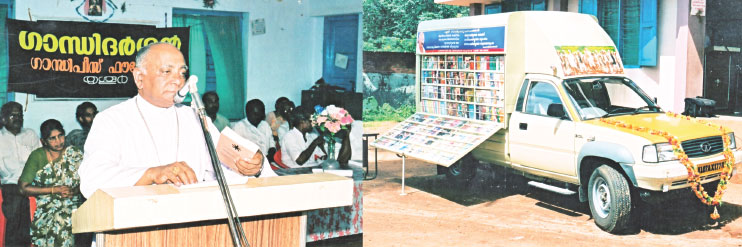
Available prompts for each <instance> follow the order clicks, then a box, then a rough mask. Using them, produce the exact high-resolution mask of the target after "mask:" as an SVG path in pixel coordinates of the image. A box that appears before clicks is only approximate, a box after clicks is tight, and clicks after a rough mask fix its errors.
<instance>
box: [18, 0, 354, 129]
mask: <svg viewBox="0 0 742 247" xmlns="http://www.w3.org/2000/svg"><path fill="white" fill-rule="evenodd" d="M108 1H110V0H108ZM83 2H84V0H72V1H68V0H65V1H48V0H16V1H15V8H14V9H15V11H16V13H15V17H16V19H19V20H29V12H30V16H31V17H32V18H33V20H64V21H81V22H84V21H86V20H85V19H84V17H83V16H81V15H79V14H78V13H77V11H76V8H77V7H78V6H80V5H81V4H82V3H83ZM115 2H116V4H122V3H123V2H124V1H115ZM125 3H126V11H125V12H121V6H118V7H119V8H118V9H117V10H115V11H114V13H113V15H112V16H111V17H110V19H109V20H108V22H109V23H129V24H147V25H156V26H158V27H165V26H167V27H170V26H172V20H171V18H172V14H173V9H189V10H199V11H212V10H213V11H228V12H239V13H243V30H242V34H243V41H244V42H245V43H244V46H243V47H246V49H244V50H243V56H244V57H245V78H246V80H247V81H246V82H245V83H246V96H247V97H246V100H250V99H253V98H258V99H261V100H262V101H263V102H264V103H265V105H266V111H272V110H273V105H274V102H275V100H276V98H278V97H280V96H287V97H289V98H290V99H291V100H292V101H294V102H297V103H298V102H300V101H301V90H302V89H307V88H309V87H310V86H311V85H312V84H313V83H314V81H315V80H317V79H319V78H320V77H321V76H322V41H323V26H324V22H323V17H324V16H327V15H340V14H359V13H361V11H362V4H361V1H360V0H352V1H349V0H217V1H216V5H215V6H214V8H213V9H209V8H204V7H203V2H202V1H199V0H188V1H183V0H181V1H169V0H128V1H125ZM80 12H82V10H80ZM106 13H108V12H106ZM258 18H263V19H264V20H265V26H266V32H265V34H261V35H252V34H251V33H250V27H249V23H250V21H251V20H254V19H258ZM99 19H100V18H99ZM361 19H362V18H359V22H361ZM361 28H362V27H361V26H360V25H359V49H358V57H359V61H362V60H361V57H362V49H361V48H360V47H361V45H362V44H361V42H362V40H361V38H360V37H361V33H362V32H360V30H361ZM358 64H359V68H358V80H356V81H358V82H359V84H360V83H362V80H361V75H360V74H361V71H362V70H361V67H360V66H361V64H362V63H360V62H359V63H358ZM357 88H358V89H359V91H360V90H362V86H358V87H357ZM15 100H16V101H18V102H20V103H21V104H26V102H28V104H27V105H28V111H27V112H26V113H25V127H27V128H32V129H34V130H36V131H38V127H39V125H40V124H41V122H43V121H44V120H46V119H49V118H56V119H58V120H60V121H61V122H62V124H63V125H64V126H65V127H66V129H67V130H72V129H76V128H79V125H78V124H77V122H76V121H75V119H74V112H75V107H76V106H77V105H78V104H79V103H81V102H82V101H86V100H89V101H92V102H94V103H95V104H96V105H98V107H99V108H100V109H99V110H102V109H103V108H107V107H109V106H111V105H114V104H116V103H118V102H120V101H122V100H123V99H105V100H90V99H81V100H77V99H61V100H42V99H35V98H34V96H33V95H30V96H29V95H26V94H22V93H16V94H15ZM48 109H54V110H53V111H52V110H48Z"/></svg>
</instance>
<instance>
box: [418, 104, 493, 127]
mask: <svg viewBox="0 0 742 247" xmlns="http://www.w3.org/2000/svg"><path fill="white" fill-rule="evenodd" d="M421 103H422V108H423V109H422V110H423V112H427V113H430V114H438V115H446V116H453V117H461V118H468V119H476V120H485V121H496V122H498V123H502V122H503V121H504V116H505V113H504V111H503V109H502V108H501V107H494V106H486V105H476V104H466V103H457V102H444V101H436V100H422V101H421Z"/></svg>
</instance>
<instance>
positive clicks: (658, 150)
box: [642, 143, 678, 163]
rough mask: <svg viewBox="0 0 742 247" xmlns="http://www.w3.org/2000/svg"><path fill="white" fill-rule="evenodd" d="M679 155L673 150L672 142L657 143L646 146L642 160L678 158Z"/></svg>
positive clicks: (652, 161)
mask: <svg viewBox="0 0 742 247" xmlns="http://www.w3.org/2000/svg"><path fill="white" fill-rule="evenodd" d="M677 159H678V157H676V156H675V153H673V151H672V145H670V143H657V144H654V145H646V146H644V150H643V152H642V160H643V161H644V162H648V163H657V162H662V161H670V160H677Z"/></svg>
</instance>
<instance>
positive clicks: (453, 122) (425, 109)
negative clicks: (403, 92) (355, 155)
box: [372, 55, 504, 166]
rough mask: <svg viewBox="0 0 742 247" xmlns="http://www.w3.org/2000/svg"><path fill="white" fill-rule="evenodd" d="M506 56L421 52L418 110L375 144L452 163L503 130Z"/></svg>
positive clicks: (411, 155) (430, 160)
mask: <svg viewBox="0 0 742 247" xmlns="http://www.w3.org/2000/svg"><path fill="white" fill-rule="evenodd" d="M503 58H504V57H503V56H502V55H422V56H420V59H421V60H420V90H421V92H420V93H421V94H420V96H421V97H420V100H421V102H420V104H421V107H420V108H418V112H417V113H415V114H414V115H412V116H411V117H410V118H408V119H406V120H405V121H403V122H402V123H400V124H398V125H397V126H395V127H394V128H393V129H392V130H390V131H389V132H387V133H385V134H383V135H381V136H380V137H379V138H378V139H377V140H376V141H375V142H374V143H373V144H372V146H375V147H378V148H382V149H386V150H390V151H392V152H395V153H401V154H405V155H407V156H410V157H414V158H418V159H421V160H425V161H428V162H431V163H434V164H439V165H443V166H450V165H452V164H454V163H455V162H456V161H457V160H459V159H461V157H463V156H464V155H466V154H467V153H469V152H470V151H471V150H472V149H474V148H476V147H477V146H479V144H480V143H482V142H484V141H485V140H487V138H489V137H490V136H492V135H493V134H494V133H495V132H497V131H498V130H500V129H501V128H502V126H503V125H502V121H503V118H504V112H503V106H504V98H503V90H504V83H503V80H504V74H503V71H504V70H503V69H504V68H503V67H504V66H503V65H504V59H503Z"/></svg>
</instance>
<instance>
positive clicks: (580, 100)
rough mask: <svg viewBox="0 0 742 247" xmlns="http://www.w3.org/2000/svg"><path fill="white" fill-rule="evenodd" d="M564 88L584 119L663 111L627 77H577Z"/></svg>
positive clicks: (565, 82)
mask: <svg viewBox="0 0 742 247" xmlns="http://www.w3.org/2000/svg"><path fill="white" fill-rule="evenodd" d="M564 89H565V90H566V92H567V95H569V97H570V100H572V102H573V103H574V105H575V106H576V110H577V113H578V114H579V115H580V118H582V119H583V120H586V119H593V118H601V117H610V116H615V115H626V114H642V113H654V112H662V109H660V107H659V106H657V105H656V104H655V103H654V102H652V100H650V98H649V97H648V96H647V95H646V94H645V93H644V92H643V91H642V90H641V89H639V88H638V87H637V86H636V84H634V82H633V81H631V80H629V79H627V78H615V77H601V78H577V79H569V80H566V81H564Z"/></svg>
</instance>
